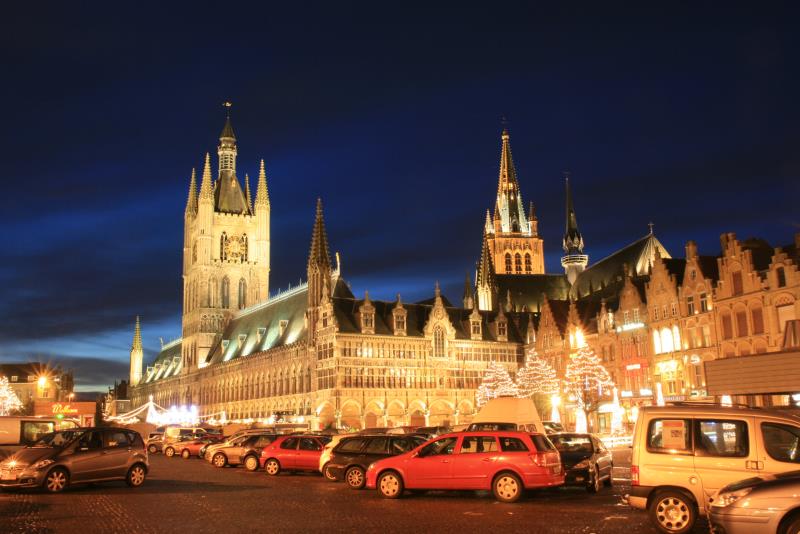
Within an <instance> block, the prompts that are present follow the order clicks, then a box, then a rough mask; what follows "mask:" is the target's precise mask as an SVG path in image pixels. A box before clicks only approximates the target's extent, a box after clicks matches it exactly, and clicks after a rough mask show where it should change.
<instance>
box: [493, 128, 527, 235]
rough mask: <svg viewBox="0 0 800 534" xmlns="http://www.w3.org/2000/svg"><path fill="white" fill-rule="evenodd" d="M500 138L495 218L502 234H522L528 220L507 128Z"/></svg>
mask: <svg viewBox="0 0 800 534" xmlns="http://www.w3.org/2000/svg"><path fill="white" fill-rule="evenodd" d="M500 137H501V139H502V147H501V149H500V175H499V177H498V181H497V202H496V203H495V218H499V219H500V224H501V228H502V230H501V231H502V232H504V233H506V232H508V233H517V232H523V231H526V230H527V229H528V220H527V217H526V215H525V205H524V204H523V202H522V194H521V193H520V190H519V183H518V182H517V170H516V168H515V167H514V159H513V158H512V157H511V136H510V135H509V134H508V129H507V128H503V133H502V135H501V136H500Z"/></svg>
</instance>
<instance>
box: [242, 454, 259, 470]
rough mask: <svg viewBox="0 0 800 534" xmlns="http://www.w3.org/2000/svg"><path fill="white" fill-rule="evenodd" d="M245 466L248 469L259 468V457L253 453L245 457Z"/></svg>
mask: <svg viewBox="0 0 800 534" xmlns="http://www.w3.org/2000/svg"><path fill="white" fill-rule="evenodd" d="M244 467H245V469H247V470H248V471H255V470H256V469H258V458H256V457H255V456H252V455H251V456H248V457H247V458H245V459H244Z"/></svg>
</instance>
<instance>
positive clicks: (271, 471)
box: [266, 460, 281, 476]
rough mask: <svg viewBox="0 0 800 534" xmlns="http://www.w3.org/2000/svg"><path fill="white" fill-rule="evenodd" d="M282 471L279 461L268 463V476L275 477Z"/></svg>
mask: <svg viewBox="0 0 800 534" xmlns="http://www.w3.org/2000/svg"><path fill="white" fill-rule="evenodd" d="M280 470H281V465H280V464H279V463H278V460H269V461H267V467H266V471H267V474H268V475H271V476H275V475H277V474H278V473H279V472H280Z"/></svg>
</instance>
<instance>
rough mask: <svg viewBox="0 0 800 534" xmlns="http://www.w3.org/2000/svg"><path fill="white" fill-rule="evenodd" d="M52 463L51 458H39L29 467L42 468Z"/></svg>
mask: <svg viewBox="0 0 800 534" xmlns="http://www.w3.org/2000/svg"><path fill="white" fill-rule="evenodd" d="M52 463H53V460H50V459H48V460H39V461H38V462H36V463H35V464H33V465H32V466H31V467H32V468H33V469H44V468H45V467H47V466H48V465H50V464H52Z"/></svg>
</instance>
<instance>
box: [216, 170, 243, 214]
mask: <svg viewBox="0 0 800 534" xmlns="http://www.w3.org/2000/svg"><path fill="white" fill-rule="evenodd" d="M214 211H217V212H221V213H239V214H241V213H245V214H250V208H249V207H248V206H247V202H246V201H245V198H244V193H242V187H241V185H240V184H239V179H238V178H237V177H236V174H234V173H233V172H232V171H228V170H225V171H222V174H221V175H220V177H219V179H217V181H216V182H215V183H214Z"/></svg>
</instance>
